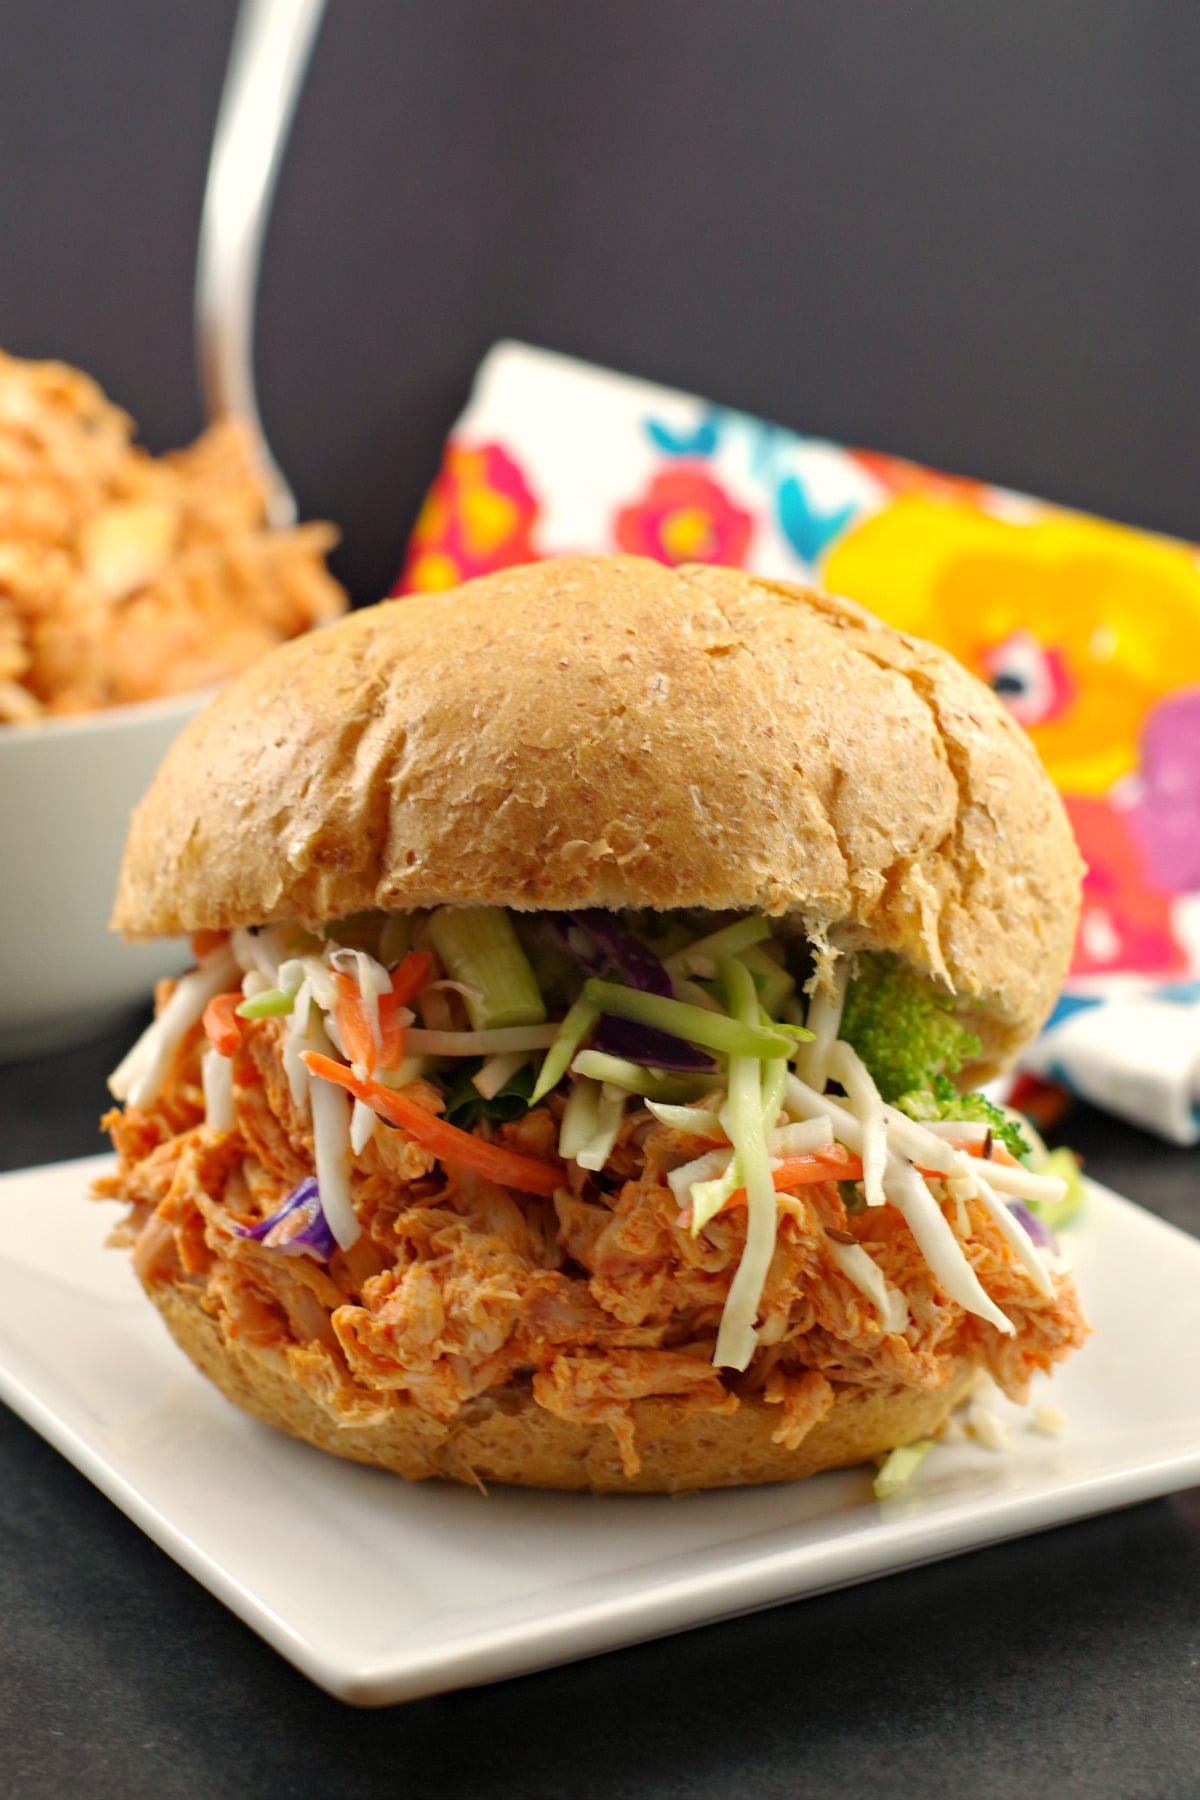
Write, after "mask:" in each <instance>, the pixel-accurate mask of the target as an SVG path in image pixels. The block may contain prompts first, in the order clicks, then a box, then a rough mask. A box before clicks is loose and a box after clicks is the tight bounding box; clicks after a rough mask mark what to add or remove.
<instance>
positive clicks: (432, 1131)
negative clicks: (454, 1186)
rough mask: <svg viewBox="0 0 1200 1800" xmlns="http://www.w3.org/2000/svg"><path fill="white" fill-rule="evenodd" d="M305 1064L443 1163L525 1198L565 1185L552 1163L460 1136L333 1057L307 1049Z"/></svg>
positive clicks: (413, 1103) (455, 1129)
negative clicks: (362, 1103) (520, 1194)
mask: <svg viewBox="0 0 1200 1800" xmlns="http://www.w3.org/2000/svg"><path fill="white" fill-rule="evenodd" d="M304 1060H305V1062H306V1063H307V1065H308V1067H309V1069H310V1070H311V1072H312V1073H313V1074H314V1075H319V1076H320V1077H321V1079H322V1080H323V1081H332V1082H336V1084H337V1085H338V1087H343V1088H345V1089H346V1092H347V1093H349V1094H353V1095H354V1098H355V1099H356V1100H364V1101H365V1102H366V1104H367V1105H368V1106H370V1107H371V1108H373V1110H374V1111H375V1112H377V1113H378V1114H379V1116H380V1118H382V1119H386V1120H387V1121H388V1123H389V1124H390V1125H398V1126H399V1127H400V1129H401V1130H402V1131H406V1132H407V1133H408V1135H409V1137H411V1138H414V1139H415V1140H416V1142H417V1143H418V1144H424V1146H425V1148H426V1149H427V1150H432V1151H433V1153H434V1155H435V1156H436V1157H437V1158H438V1159H439V1161H441V1162H445V1163H458V1164H459V1165H460V1166H461V1167H462V1168H464V1169H473V1170H474V1171H475V1173H476V1174H477V1175H484V1176H486V1177H487V1179H488V1180H489V1181H495V1182H497V1183H499V1185H500V1186H501V1187H509V1188H516V1189H517V1190H518V1191H519V1192H521V1193H524V1194H545V1195H546V1196H547V1197H549V1196H550V1195H552V1194H553V1193H554V1192H555V1190H556V1189H558V1188H560V1187H561V1186H562V1185H563V1176H562V1171H561V1170H559V1169H555V1168H552V1167H551V1165H550V1164H549V1163H543V1162H536V1161H535V1160H534V1158H533V1157H531V1156H518V1155H517V1153H516V1151H514V1150H505V1149H503V1148H502V1147H501V1146H500V1145H499V1144H488V1143H485V1142H484V1140H483V1139H482V1138H477V1137H473V1136H472V1134H471V1133H470V1132H469V1131H460V1130H459V1128H458V1126H457V1125H448V1124H447V1123H446V1121H445V1119H439V1118H438V1117H437V1116H436V1114H434V1113H429V1112H426V1111H425V1108H424V1107H423V1106H418V1105H417V1103H416V1101H415V1100H408V1099H406V1098H405V1096H404V1094H403V1093H397V1092H396V1091H395V1090H393V1089H392V1088H386V1087H384V1086H383V1084H382V1083H381V1082H378V1081H360V1080H359V1079H358V1077H357V1075H355V1073H354V1071H353V1070H352V1069H348V1068H346V1066H345V1064H344V1063H338V1062H334V1061H333V1059H332V1057H329V1056H321V1055H319V1054H318V1053H317V1052H316V1051H314V1050H306V1051H305V1053H304Z"/></svg>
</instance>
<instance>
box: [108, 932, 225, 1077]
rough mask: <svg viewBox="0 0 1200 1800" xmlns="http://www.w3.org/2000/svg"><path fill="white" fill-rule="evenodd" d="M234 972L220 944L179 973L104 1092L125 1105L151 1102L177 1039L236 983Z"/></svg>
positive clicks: (176, 1045)
mask: <svg viewBox="0 0 1200 1800" xmlns="http://www.w3.org/2000/svg"><path fill="white" fill-rule="evenodd" d="M238 974H239V970H238V966H237V964H236V962H235V961H234V959H233V953H232V951H231V950H230V949H229V947H228V946H227V945H225V944H222V945H221V946H220V947H219V948H218V949H216V950H214V951H213V952H212V954H211V955H209V956H206V957H205V958H204V960H203V962H202V963H201V964H200V966H199V968H197V969H193V970H192V971H191V973H190V974H188V975H184V976H182V977H181V979H180V980H179V981H178V982H177V983H176V985H175V991H174V993H173V994H172V995H171V998H170V999H169V1000H168V1001H167V1004H166V1005H165V1006H164V1007H163V1010H162V1011H161V1012H160V1013H159V1015H158V1017H157V1019H155V1020H154V1021H153V1022H152V1023H151V1024H150V1025H148V1026H147V1027H146V1029H145V1031H144V1032H143V1033H142V1035H141V1037H140V1038H139V1039H138V1041H137V1043H136V1044H135V1045H134V1046H133V1048H132V1050H130V1052H129V1053H128V1055H127V1056H126V1057H125V1058H124V1059H123V1060H122V1061H121V1062H120V1063H119V1064H118V1066H117V1067H116V1068H115V1069H114V1070H113V1072H112V1074H111V1075H110V1076H109V1078H108V1086H109V1091H110V1092H111V1093H112V1095H113V1096H114V1098H115V1099H117V1100H124V1101H127V1102H128V1104H129V1105H130V1106H151V1105H153V1103H154V1101H155V1100H156V1099H157V1098H158V1092H159V1089H160V1088H161V1087H162V1084H163V1082H164V1081H165V1080H166V1078H167V1073H168V1071H169V1069H170V1067H171V1064H172V1062H174V1060H175V1053H176V1051H177V1050H178V1049H179V1046H180V1044H182V1042H183V1040H184V1038H185V1037H186V1036H187V1034H188V1032H189V1031H190V1030H191V1029H192V1026H193V1025H195V1024H197V1023H198V1022H199V1021H200V1019H202V1018H203V1016H204V1009H205V1007H206V1006H207V1005H208V1003H209V1001H210V1000H215V999H216V997H217V995H218V994H226V993H230V992H231V991H232V990H233V989H234V988H236V987H237V978H238Z"/></svg>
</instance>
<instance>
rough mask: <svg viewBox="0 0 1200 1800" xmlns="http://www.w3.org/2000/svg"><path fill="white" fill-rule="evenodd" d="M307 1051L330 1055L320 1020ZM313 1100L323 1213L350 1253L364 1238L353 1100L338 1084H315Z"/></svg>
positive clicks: (311, 1031) (310, 1031)
mask: <svg viewBox="0 0 1200 1800" xmlns="http://www.w3.org/2000/svg"><path fill="white" fill-rule="evenodd" d="M307 1048H308V1049H309V1050H316V1051H317V1052H318V1053H319V1054H320V1055H322V1056H328V1054H329V1039H328V1038H327V1037H326V1035H325V1033H324V1031H323V1030H322V1028H321V1023H320V1020H319V1019H315V1018H312V1019H310V1020H309V1024H308V1044H307ZM309 1099H310V1103H311V1106H312V1122H313V1149H314V1155H315V1161H316V1165H317V1190H318V1192H319V1194H320V1196H321V1210H322V1212H323V1213H324V1214H325V1218H326V1220H327V1221H328V1224H329V1229H330V1231H332V1233H333V1235H334V1237H335V1238H336V1239H337V1241H338V1243H339V1244H340V1245H341V1247H342V1249H343V1250H349V1248H350V1246H351V1245H352V1244H354V1243H357V1241H358V1239H359V1238H360V1237H361V1235H362V1226H361V1225H360V1224H359V1222H358V1215H357V1214H356V1213H355V1211H354V1207H353V1204H352V1203H351V1199H350V1157H351V1148H350V1096H349V1094H347V1093H346V1091H345V1089H344V1088H341V1087H338V1086H337V1084H336V1083H335V1082H332V1081H314V1082H311V1083H310V1085H309Z"/></svg>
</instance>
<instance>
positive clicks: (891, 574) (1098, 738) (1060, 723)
mask: <svg viewBox="0 0 1200 1800" xmlns="http://www.w3.org/2000/svg"><path fill="white" fill-rule="evenodd" d="M822 573H823V578H824V581H825V584H826V586H827V587H829V588H831V589H832V590H833V591H834V592H835V593H840V594H847V595H849V596H850V597H851V598H852V599H855V600H859V601H861V602H862V604H863V605H864V606H868V607H870V609H871V611H872V612H876V613H878V614H879V615H880V617H881V618H884V619H886V620H887V621H888V623H889V624H891V625H895V626H897V627H899V629H900V630H902V631H911V632H914V633H916V634H917V635H919V636H921V637H928V638H932V639H934V641H935V642H937V643H940V644H944V645H945V647H946V648H947V649H948V650H950V651H952V652H953V654H954V655H955V656H957V657H958V658H959V660H960V661H961V662H963V663H965V664H966V665H967V667H968V668H970V669H972V670H974V672H975V673H976V674H977V675H979V676H980V677H981V678H982V679H983V680H984V681H987V682H989V683H990V684H991V686H992V687H994V688H995V689H996V691H997V692H998V693H999V694H1001V695H1002V696H1003V697H1004V699H1005V700H1006V701H1007V702H1008V704H1009V705H1010V707H1011V708H1012V711H1013V712H1014V714H1015V715H1016V717H1017V718H1018V719H1020V721H1021V723H1022V724H1023V725H1025V726H1026V728H1027V729H1028V731H1029V732H1030V735H1031V736H1032V738H1033V740H1034V742H1035V743H1036V745H1037V747H1038V750H1039V752H1040V753H1041V756H1042V758H1043V760H1044V761H1045V763H1046V766H1047V768H1048V769H1049V770H1050V773H1051V775H1052V776H1053V777H1054V779H1055V781H1056V782H1057V783H1058V785H1059V787H1060V788H1062V789H1063V790H1064V791H1066V792H1068V793H1075V794H1103V793H1106V792H1107V791H1108V789H1109V788H1110V787H1111V786H1112V784H1113V782H1114V781H1116V780H1118V779H1119V778H1120V777H1121V776H1122V775H1126V774H1128V773H1129V772H1130V771H1131V770H1133V769H1135V768H1136V767H1137V762H1138V737H1139V732H1140V729H1141V725H1142V722H1143V720H1144V719H1145V717H1146V715H1147V713H1148V712H1149V711H1150V709H1151V707H1152V706H1153V705H1154V704H1155V703H1156V702H1157V701H1158V700H1160V699H1161V698H1162V697H1163V696H1164V695H1165V694H1168V693H1170V692H1172V691H1174V690H1175V689H1177V688H1179V687H1183V686H1186V685H1188V684H1189V683H1195V682H1200V564H1198V562H1197V556H1196V552H1195V551H1193V550H1192V549H1191V548H1189V547H1188V546H1186V545H1182V544H1178V543H1173V542H1170V541H1168V540H1167V539H1164V538H1156V537H1151V536H1148V535H1146V534H1143V533H1141V532H1137V531H1131V530H1129V529H1127V528H1125V527H1122V526H1119V525H1108V524H1104V523H1103V522H1101V521H1100V520H1098V519H1091V518H1087V517H1084V516H1081V515H1079V514H1075V513H1062V512H1055V511H1051V510H1050V509H1038V510H1037V511H1036V512H1035V513H1033V514H1032V515H1031V518H1030V520H1029V522H1025V521H1024V520H1020V521H1014V520H1009V519H1001V518H996V517H994V516H993V515H991V514H988V513H985V512H982V511H980V510H978V509H976V508H975V507H971V506H963V505H952V504H946V503H945V502H940V501H937V500H930V499H926V498H921V497H919V496H917V495H907V496H902V497H901V498H899V499H897V500H896V501H895V503H894V504H892V505H890V506H888V507H886V508H885V509H884V510H883V511H882V512H880V513H876V514H875V515H874V516H873V517H872V518H869V519H867V520H866V521H865V522H864V523H863V524H861V525H860V526H858V527H857V528H855V529H852V530H851V531H849V532H848V533H846V535H845V536H844V537H842V538H841V539H840V540H839V541H838V542H837V543H836V544H835V545H834V547H833V549H832V550H831V552H830V554H829V556H828V558H827V560H826V562H825V565H824V568H823V571H822Z"/></svg>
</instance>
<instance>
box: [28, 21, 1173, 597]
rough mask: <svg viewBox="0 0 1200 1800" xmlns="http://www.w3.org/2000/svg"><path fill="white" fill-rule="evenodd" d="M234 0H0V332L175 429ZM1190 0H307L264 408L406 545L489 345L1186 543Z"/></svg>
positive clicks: (373, 565)
mask: <svg viewBox="0 0 1200 1800" xmlns="http://www.w3.org/2000/svg"><path fill="white" fill-rule="evenodd" d="M232 17H233V7H232V5H231V3H230V0H204V4H203V5H195V4H190V3H188V0H74V3H72V4H68V3H66V0H5V3H4V5H3V7H2V8H0V344H2V345H4V346H5V347H7V348H9V349H11V350H14V351H18V352H22V353H26V354H58V355H63V356H66V357H69V358H74V359H77V360H78V361H80V362H81V363H83V364H84V365H85V366H86V367H88V368H89V369H91V370H93V371H94V372H95V373H96V374H97V375H98V376H99V377H100V378H101V379H102V380H103V381H104V382H105V383H106V384H107V385H108V387H109V388H110V389H111V391H112V393H113V395H114V397H115V398H117V399H119V400H120V401H121V402H123V403H124V404H125V405H126V406H128V408H129V409H130V410H131V411H132V412H133V413H134V415H135V416H136V417H137V418H138V420H139V421H140V422H141V424H142V427H143V429H144V433H145V435H146V438H147V439H148V441H149V442H150V443H151V444H152V445H153V446H155V447H158V448H162V447H166V446H168V445H170V444H173V443H177V442H180V441H182V440H183V439H185V438H186V437H187V436H189V435H190V434H191V433H192V432H194V431H195V430H196V428H197V427H198V425H199V423H200V414H199V407H198V401H197V396H196V389H195V383H194V378H193V366H192V351H191V321H190V289H191V279H192V260H193V251H194V242H195V228H196V221H197V217H198V212H199V204H200V196H201V192H202V187H203V178H204V169H205V162H206V157H207V150H208V140H209V135H210V131H211V125H212V120H213V115H214V111H215V106H216V100H217V95H218V92H219V89H220V81H221V75H222V71H223V65H224V56H225V49H226V44H227V39H228V33H229V29H230V24H231V21H232ZM1198 78H1200V7H1197V6H1196V5H1194V4H1192V3H1191V0H1176V3H1175V4H1168V3H1167V0H1119V3H1118V0H983V3H979V0H971V3H970V4H965V5H964V4H963V3H962V0H919V3H913V0H855V3H854V4H852V5H846V4H836V3H835V0H824V3H821V0H807V3H804V4H802V3H800V0H740V3H739V0H590V3H588V4H584V3H582V0H574V3H572V0H567V3H565V4H564V3H563V0H333V3H332V5H331V7H330V11H329V16H328V17H327V19H326V23H325V26H324V30H323V33H322V36H321V38H320V40H319V42H318V46H317V52H316V57H315V62H314V66H313V69H312V72H311V76H310V79H309V84H308V88H307V90H306V92H305V95H304V97H303V99H302V101H301V105H300V111H299V114H298V118H297V122H296V128H295V133H294V137H293V141H292V147H291V152H290V154H289V159H288V162H287V164H286V167H285V169H284V174H283V179H282V182H281V185H280V192H279V198H278V203H277V207H276V212H275V218H274V222H273V225H272V229H271V233H270V237H269V241H268V246H267V256H266V269H265V276H264V284H263V293H262V306H261V315H260V333H259V342H260V369H261V380H262V389H263V404H264V412H265V416H266V420H267V424H268V428H269V431H270V433H271V436H272V438H273V439H274V441H275V445H276V449H277V452H278V454H279V457H280V460H281V461H282V463H283V465H284V467H285V468H286V469H287V470H288V471H289V473H290V474H291V475H292V477H293V479H294V481H295V482H296V484H297V486H298V488H299V492H300V496H301V499H302V502H303V504H304V507H305V509H306V510H307V511H309V512H311V513H317V514H322V515H324V516H326V517H329V518H332V519H335V520H337V521H338V522H339V523H340V524H341V525H342V526H343V527H344V529H345V533H346V542H345V546H344V549H343V551H342V553H341V556H340V560H339V566H340V569H341V572H342V573H343V574H344V575H345V576H346V578H347V579H348V580H349V581H350V583H351V584H352V586H353V587H354V589H355V591H356V593H357V594H358V595H359V597H374V596H375V595H377V594H378V593H379V592H380V591H382V590H383V588H384V587H385V586H386V585H387V583H388V581H389V580H390V578H391V577H392V575H393V574H394V572H395V570H396V567H397V565H398V562H399V556H400V551H401V547H402V544H403V541H404V538H405V534H406V531H407V529H408V527H409V525H410V524H411V521H412V518H413V516H414V514H415V511H416V507H417V505H418V503H419V499H420V495H421V493H422V491H423V488H424V485H425V484H426V482H427V481H428V479H429V477H430V475H431V473H432V472H433V470H434V468H435V467H436V462H437V455H438V448H439V444H440V442H441V438H442V436H443V434H444V432H445V430H446V427H447V426H448V425H449V424H450V422H451V420H452V419H453V417H454V414H455V412H456V410H457V408H458V406H459V405H460V404H461V402H462V400H463V398H464V395H465V392H466V387H467V384H468V381H469V379H470V375H471V372H472V370H473V368H474V367H475V365H476V363H477V362H478V360H479V358H480V356H481V355H482V353H483V351H484V350H485V349H486V348H487V346H488V345H489V344H490V343H492V342H493V341H494V340H495V339H496V338H497V337H500V336H505V335H512V336H518V337H523V338H526V339H528V340H530V341H532V342H535V343H541V344H546V345H549V346H551V347H553V348H555V349H561V350H568V351H573V352H576V353H578V354H580V355H583V356H587V357H591V358H594V359H595V360H597V361H600V362H606V363H609V364H612V365H614V366H616V367H621V368H625V369H628V370H630V371H631V372H634V373H637V374H642V375H646V376H650V377H655V378H658V379H661V380H665V381H668V382H673V383H676V384H679V385H682V386H685V387H688V388H691V389H694V390H696V391H698V392H700V393H703V394H705V395H707V396H709V397H711V398H713V399H716V400H719V401H722V402H726V403H729V404H733V405H736V406H741V407H745V408H748V409H750V410H753V411H758V412H761V413H763V414H765V415H767V416H768V417H772V418H775V419H778V420H780V421H782V422H783V423H785V424H789V425H792V426H795V427H798V428H800V429H802V430H806V431H814V432H820V433H824V434H827V435H830V436H833V437H835V438H843V439H845V440H847V441H851V442H858V443H863V444H867V445H871V446H874V447H878V448H882V449H890V450H895V451H900V452H904V453H908V454H911V455H913V456H916V457H922V458H926V459H928V460H931V461H933V462H934V463H937V464H941V465H943V466H947V467H951V468H955V469H958V470H961V471H962V472H964V473H970V474H978V475H984V476H990V477H992V478H993V479H996V480H1000V481H1003V482H1007V483H1010V484H1013V485H1016V486H1019V487H1025V488H1027V489H1030V490H1031V491H1035V492H1042V493H1045V494H1047V495H1049V496H1051V497H1053V498H1056V499H1061V500H1064V501H1070V502H1074V503H1077V504H1082V505H1086V506H1091V507H1094V508H1096V509H1098V510H1101V511H1104V512H1108V513H1111V514H1113V515H1114V516H1118V517H1122V518H1128V519H1131V520H1135V521H1137V522H1139V523H1143V524H1147V525H1153V526H1156V527H1159V528H1161V529H1165V530H1172V531H1178V532H1182V533H1184V534H1190V535H1193V536H1200V494H1198V491H1197V482H1196V470H1197V467H1198V466H1200V405H1198V403H1197V402H1198V396H1200V332H1198V331H1197V328H1196V320H1197V297H1198V291H1200V205H1198V204H1197V202H1198V199H1200V105H1198V104H1197V98H1196V96H1197V82H1198Z"/></svg>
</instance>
